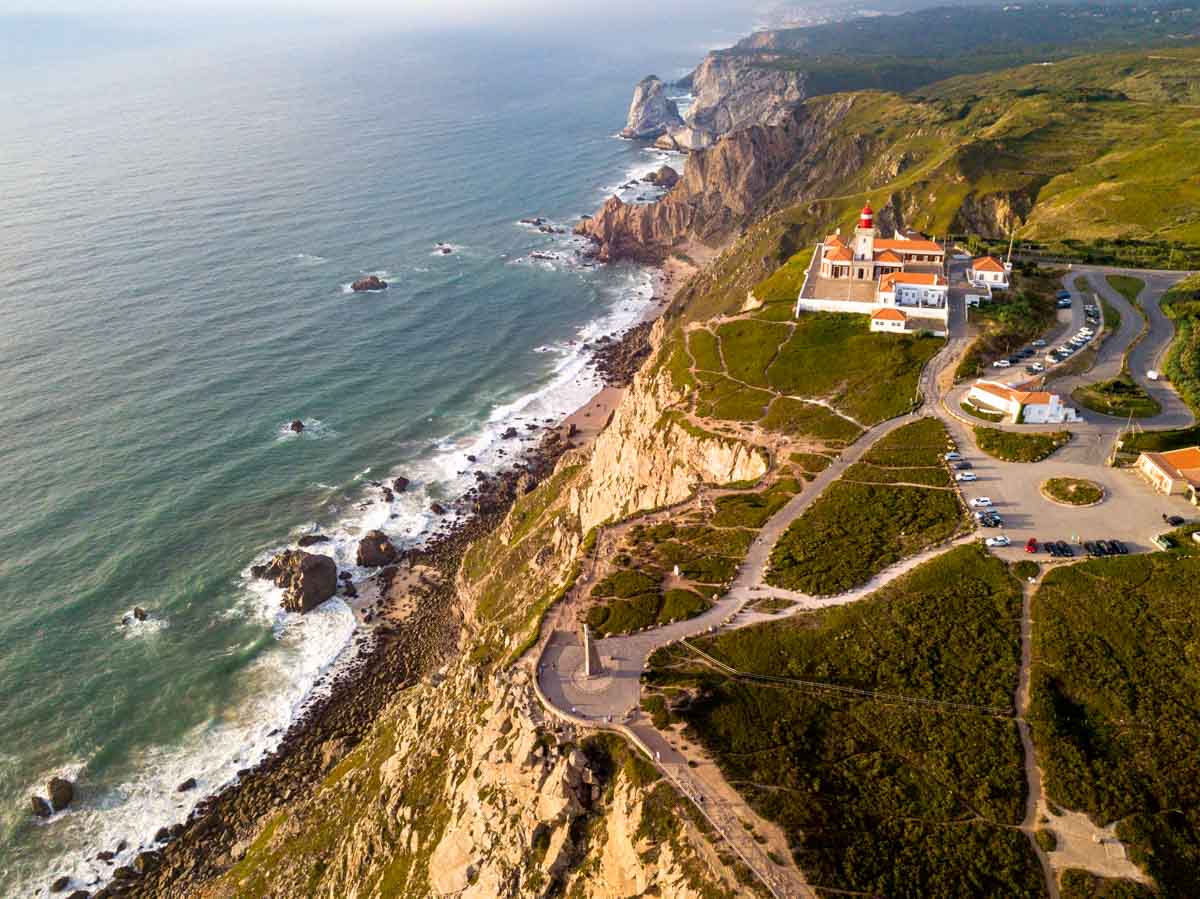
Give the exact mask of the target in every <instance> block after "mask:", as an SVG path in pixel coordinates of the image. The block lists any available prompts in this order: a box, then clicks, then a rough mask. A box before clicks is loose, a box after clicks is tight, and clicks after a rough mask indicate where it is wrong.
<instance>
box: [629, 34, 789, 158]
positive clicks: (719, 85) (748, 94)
mask: <svg viewBox="0 0 1200 899" xmlns="http://www.w3.org/2000/svg"><path fill="white" fill-rule="evenodd" d="M775 61H776V60H775V58H774V57H773V56H770V55H762V54H748V53H739V54H730V53H710V54H709V55H708V56H707V57H706V58H705V59H704V62H702V63H701V64H700V65H699V66H698V67H697V68H696V70H695V71H694V72H692V74H691V75H689V76H688V78H687V83H688V85H689V86H690V89H691V91H692V94H693V95H694V97H695V100H694V102H693V103H692V106H691V108H690V109H689V110H688V114H687V118H686V119H683V118H681V117H680V115H679V109H678V107H677V106H676V105H675V103H674V102H673V101H672V100H670V99H668V98H667V96H666V92H665V88H664V85H663V83H662V82H661V81H660V80H659V79H657V78H655V77H654V76H650V77H649V78H644V79H642V80H641V81H639V82H638V84H637V86H636V87H635V88H634V91H633V102H632V103H631V104H630V107H629V121H628V122H627V123H626V125H625V129H624V130H623V131H622V132H621V136H622V137H637V138H652V137H653V138H657V140H656V145H657V146H660V147H663V148H665V149H669V150H686V151H695V150H703V149H705V148H706V147H711V146H712V145H713V144H715V143H716V142H717V141H718V140H719V139H720V138H721V137H723V136H724V135H726V134H730V133H732V132H734V131H737V130H738V129H739V128H744V127H746V126H749V125H775V124H778V123H779V122H782V121H783V120H784V119H786V117H787V116H788V115H789V114H790V113H791V111H792V110H793V109H795V107H796V106H797V105H799V104H800V103H801V102H803V100H804V98H805V97H806V96H807V90H806V81H807V79H806V76H805V74H804V73H803V72H801V71H797V70H794V69H785V68H780V67H778V66H774V65H771V63H772V62H775Z"/></svg>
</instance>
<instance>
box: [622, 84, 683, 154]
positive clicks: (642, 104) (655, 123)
mask: <svg viewBox="0 0 1200 899" xmlns="http://www.w3.org/2000/svg"><path fill="white" fill-rule="evenodd" d="M682 126H683V119H682V118H681V117H680V115H679V107H678V106H676V105H675V101H674V100H672V99H671V98H670V97H668V96H667V91H666V86H665V85H664V84H663V83H662V81H661V80H659V78H658V77H657V76H656V75H648V76H647V77H645V78H643V79H642V80H641V81H639V82H638V83H637V86H636V87H635V88H634V89H633V102H632V103H630V104H629V118H628V119H627V121H626V123H625V128H624V129H623V130H622V131H621V136H622V137H626V138H630V139H634V140H651V139H653V138H656V137H659V136H660V135H662V134H666V133H667V131H668V130H670V129H672V128H680V127H682Z"/></svg>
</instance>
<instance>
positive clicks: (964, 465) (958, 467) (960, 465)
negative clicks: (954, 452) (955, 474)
mask: <svg viewBox="0 0 1200 899" xmlns="http://www.w3.org/2000/svg"><path fill="white" fill-rule="evenodd" d="M970 467H971V463H970V462H968V461H966V460H965V459H964V460H963V461H962V462H955V463H954V470H955V471H967V470H968V469H970Z"/></svg>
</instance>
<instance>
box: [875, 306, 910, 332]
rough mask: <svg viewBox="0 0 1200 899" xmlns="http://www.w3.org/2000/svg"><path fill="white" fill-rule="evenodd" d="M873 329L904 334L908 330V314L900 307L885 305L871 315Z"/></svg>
mask: <svg viewBox="0 0 1200 899" xmlns="http://www.w3.org/2000/svg"><path fill="white" fill-rule="evenodd" d="M871 330H872V331H882V332H883V333H885V334H903V333H904V332H905V331H906V330H908V316H907V315H905V314H904V312H903V311H902V310H900V309H894V308H892V307H890V306H885V307H884V308H882V309H878V310H876V311H875V312H874V313H872V315H871Z"/></svg>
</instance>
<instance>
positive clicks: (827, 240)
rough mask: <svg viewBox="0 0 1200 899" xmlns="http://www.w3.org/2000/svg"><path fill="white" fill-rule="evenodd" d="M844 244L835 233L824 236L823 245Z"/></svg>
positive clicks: (836, 245) (842, 245)
mask: <svg viewBox="0 0 1200 899" xmlns="http://www.w3.org/2000/svg"><path fill="white" fill-rule="evenodd" d="M845 245H846V244H845V242H844V241H843V240H842V238H841V237H840V236H839V235H837V234H830V235H829V236H828V237H826V238H825V246H827V247H844V246H845Z"/></svg>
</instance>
